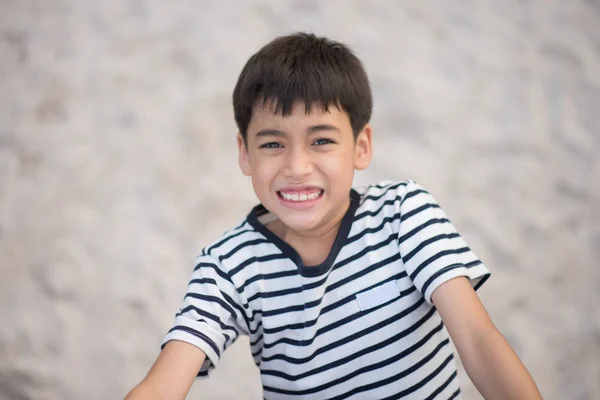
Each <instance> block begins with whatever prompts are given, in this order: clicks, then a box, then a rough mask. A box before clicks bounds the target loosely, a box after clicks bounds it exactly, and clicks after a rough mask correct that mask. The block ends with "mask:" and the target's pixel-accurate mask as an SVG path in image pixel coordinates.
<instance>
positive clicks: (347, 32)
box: [0, 0, 600, 400]
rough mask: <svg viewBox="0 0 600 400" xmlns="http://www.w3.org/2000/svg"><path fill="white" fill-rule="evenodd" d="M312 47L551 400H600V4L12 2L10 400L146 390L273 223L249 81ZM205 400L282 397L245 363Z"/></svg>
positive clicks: (1, 45) (202, 389)
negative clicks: (212, 281)
mask: <svg viewBox="0 0 600 400" xmlns="http://www.w3.org/2000/svg"><path fill="white" fill-rule="evenodd" d="M294 30H310V31H314V32H316V33H318V34H326V35H330V36H331V37H332V38H334V39H338V40H342V41H345V42H348V43H349V44H351V45H352V46H353V48H354V49H355V50H356V51H357V52H358V54H359V56H360V57H362V59H363V60H364V63H365V64H366V67H367V69H368V72H369V74H370V76H371V79H372V83H373V88H374V91H375V102H376V106H375V114H374V118H373V126H374V129H375V138H374V140H375V151H376V160H375V161H374V163H373V165H372V167H371V168H370V169H369V170H368V171H367V172H365V173H361V174H360V175H359V176H358V177H357V180H358V182H360V183H362V182H367V181H372V180H380V179H404V178H413V179H416V180H418V181H419V182H420V183H422V184H423V185H424V186H425V187H427V188H428V189H429V190H430V191H432V192H433V193H434V195H435V196H436V197H437V198H438V200H439V201H440V202H441V204H442V205H443V206H444V208H445V209H446V211H447V213H448V214H449V215H450V217H451V218H452V219H453V221H454V222H455V224H456V225H457V226H458V228H459V230H460V231H461V232H462V233H463V234H464V235H465V236H466V238H467V240H468V241H469V242H470V244H471V245H472V247H473V248H474V249H475V250H476V252H477V253H478V254H479V255H480V256H481V257H482V258H483V259H484V261H485V262H486V263H487V264H488V265H489V267H490V269H491V270H492V273H493V278H492V279H491V280H490V281H488V283H487V284H486V285H485V286H484V289H482V291H481V292H480V293H481V297H482V299H483V300H484V302H485V304H486V306H487V308H488V309H489V312H490V313H491V315H492V317H493V318H494V320H495V322H496V324H497V325H498V326H499V328H500V329H501V330H502V331H503V332H504V333H505V335H506V336H507V338H508V339H509V341H510V342H511V343H512V345H513V346H514V347H515V349H516V350H517V352H518V353H519V355H520V356H521V357H522V359H523V360H524V362H525V364H526V365H527V367H528V368H529V369H530V371H531V372H532V374H533V375H534V377H535V379H536V380H537V382H538V384H539V386H540V388H541V390H542V392H543V393H544V395H545V397H546V398H547V399H592V398H596V399H597V398H599V397H600V307H598V304H600V268H599V263H598V259H599V258H600V207H599V205H600V161H599V160H598V157H599V156H598V154H599V153H600V3H599V2H598V1H597V0H587V1H584V0H571V1H563V0H528V1H517V0H503V1H491V0H486V1H468V0H463V1H458V0H455V1H443V0H437V1H417V0H414V1H402V2H399V1H394V0H389V1H373V2H371V1H369V2H367V1H358V0H356V1H347V0H346V1H341V0H340V1H328V2H318V1H285V2H284V1H275V0H262V1H252V2H241V1H240V2H238V1H233V0H221V1H219V2H217V1H177V2H165V1H161V0H144V1H141V0H140V1H133V0H131V1H121V0H105V1H83V0H48V1H42V0H39V1H34V0H0V399H1V400H4V399H11V400H24V399H32V400H33V399H35V400H38V399H39V400H41V399H44V400H46V399H48V400H54V399H61V400H71V399H89V400H96V399H115V398H119V397H122V396H123V395H124V394H125V393H126V391H127V390H128V389H129V388H131V387H132V386H133V385H134V384H135V383H137V382H138V381H139V380H140V379H141V378H142V377H143V375H144V374H145V373H146V371H147V369H148V368H149V366H150V365H151V363H152V361H153V360H154V359H155V357H156V355H157V352H158V346H159V343H160V340H161V339H162V337H163V335H164V334H165V332H166V331H167V330H168V329H169V327H170V324H171V323H172V321H173V317H174V313H175V311H176V309H177V307H178V306H179V303H180V301H181V299H182V297H183V294H184V291H185V287H186V284H187V279H188V277H189V274H190V272H191V269H192V267H193V259H194V256H195V254H196V252H197V251H198V250H199V249H200V248H201V247H202V246H203V245H204V244H205V243H207V242H208V241H210V240H212V239H214V238H215V237H216V236H217V235H219V234H221V233H222V232H224V231H225V230H227V229H229V228H230V227H231V226H232V225H233V224H236V223H237V222H239V221H240V219H241V218H243V217H244V216H245V215H246V213H247V211H248V209H249V207H250V206H251V205H253V204H254V203H255V201H256V199H255V197H254V193H253V191H252V188H251V186H250V183H249V182H248V181H247V180H246V179H245V178H244V177H243V176H242V175H241V173H240V172H239V171H238V168H237V164H236V154H235V146H234V143H235V142H234V138H235V136H234V134H235V125H234V122H233V116H232V109H231V105H230V94H231V91H232V88H233V85H234V83H235V79H236V77H237V74H238V73H239V71H240V69H241V67H242V65H243V63H244V62H245V60H246V59H247V57H248V56H250V55H251V54H252V53H253V52H254V51H256V50H257V49H258V48H259V47H260V46H261V45H262V44H264V43H265V42H266V41H268V40H270V39H271V38H272V37H273V36H274V35H277V34H281V33H287V32H290V31H294ZM462 376H463V380H464V385H465V390H464V392H465V397H466V398H467V399H476V398H478V395H477V394H476V392H475V391H474V389H473V387H472V386H471V385H470V383H469V382H468V380H467V379H466V377H465V376H464V375H462ZM190 398H199V399H200V398H203V399H258V398H260V384H259V376H258V373H257V370H256V368H255V367H254V366H253V364H252V363H251V360H250V355H249V350H248V348H247V341H246V340H243V339H241V340H240V341H239V342H238V343H236V345H234V346H233V347H232V348H231V349H230V350H229V351H228V352H227V353H226V356H225V359H224V361H223V363H222V364H221V365H220V367H219V369H218V370H217V372H216V374H215V375H214V377H213V378H212V379H210V380H209V381H202V382H197V383H196V384H195V385H194V388H193V395H190Z"/></svg>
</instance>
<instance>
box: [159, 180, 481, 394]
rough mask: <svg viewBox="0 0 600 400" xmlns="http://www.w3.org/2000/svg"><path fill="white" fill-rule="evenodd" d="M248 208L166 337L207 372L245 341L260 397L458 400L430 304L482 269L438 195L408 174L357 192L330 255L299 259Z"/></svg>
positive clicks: (207, 261) (208, 258)
mask: <svg viewBox="0 0 600 400" xmlns="http://www.w3.org/2000/svg"><path fill="white" fill-rule="evenodd" d="M267 214H268V212H267V211H266V210H265V209H264V208H263V207H262V206H260V205H259V206H257V207H255V208H254V209H253V210H252V212H251V213H250V214H249V216H248V218H247V219H246V220H245V221H244V222H243V223H242V224H240V225H239V226H238V227H237V228H235V229H234V230H232V231H230V232H228V233H226V234H224V235H223V237H221V238H219V240H217V241H215V243H213V244H212V245H210V246H207V247H206V248H205V249H204V251H203V252H202V254H201V255H200V256H199V257H198V260H197V265H196V268H195V269H194V272H193V274H192V277H191V279H190V283H189V286H188V292H187V294H186V296H185V298H184V301H183V305H182V307H181V309H180V310H179V312H178V313H177V315H176V318H175V324H174V326H173V328H172V329H171V330H170V331H169V333H168V334H167V336H166V337H165V339H164V341H163V346H164V344H165V343H167V342H168V341H169V340H173V339H177V340H183V341H186V342H189V343H191V344H193V345H195V346H197V347H199V348H200V349H202V350H203V351H204V352H205V353H206V355H207V360H206V362H205V363H204V365H203V366H202V368H201V370H200V371H199V373H198V376H199V377H206V376H208V375H209V373H210V371H211V370H212V369H213V368H214V367H215V366H216V365H217V364H218V362H219V359H220V356H221V354H222V353H223V351H225V349H226V348H227V347H228V346H229V345H231V344H232V343H233V342H234V341H235V339H236V338H237V337H238V336H239V335H241V334H245V335H248V336H249V337H250V343H251V351H252V355H253V357H254V361H255V362H256V364H257V366H258V367H259V368H260V371H261V377H262V382H263V389H264V396H265V398H266V399H296V398H310V399H346V398H373V399H388V398H389V399H395V398H400V397H406V398H415V399H434V398H435V399H438V398H439V399H457V398H459V397H460V389H459V385H458V381H457V377H456V375H457V373H456V364H455V361H454V359H453V353H452V346H451V345H450V341H449V337H448V333H447V331H446V329H445V328H444V325H443V323H442V321H441V319H440V317H439V315H438V314H437V312H436V311H435V308H434V307H433V305H432V303H431V293H432V292H433V291H434V290H435V289H436V288H437V287H438V286H439V285H441V284H442V283H443V282H446V281H447V280H449V279H451V278H454V277H457V276H466V277H468V278H469V279H470V281H471V283H472V284H473V286H474V287H475V288H477V287H479V286H480V285H481V284H482V283H483V282H484V281H485V279H487V277H488V276H489V272H488V270H487V268H486V267H485V265H484V264H483V263H482V262H481V261H480V260H479V259H478V258H477V257H476V256H475V254H473V252H472V251H471V250H470V249H469V247H468V246H467V244H466V243H465V241H464V240H463V238H462V237H461V236H460V234H459V233H458V232H457V231H456V229H455V227H454V226H453V225H452V223H451V222H450V221H449V220H448V218H447V216H446V215H445V213H444V211H443V210H442V209H441V208H440V206H439V204H438V203H437V202H436V200H435V199H434V198H433V196H431V194H429V193H428V192H427V191H426V190H425V189H424V188H423V187H421V186H420V185H418V184H417V183H415V182H414V181H404V182H384V183H381V184H379V185H372V186H368V187H365V188H362V189H359V190H352V192H351V205H350V208H349V210H348V212H347V213H346V216H345V217H344V220H343V222H342V225H341V227H340V230H339V232H338V236H337V238H336V240H335V242H334V245H333V248H332V249H331V253H330V255H329V257H328V258H327V260H326V261H325V262H324V263H323V264H320V265H316V266H305V265H303V264H302V260H301V258H300V256H299V255H298V254H297V253H296V251H295V250H294V249H293V248H291V247H290V246H289V245H288V244H287V243H285V242H283V241H282V240H281V239H279V238H278V237H277V236H275V235H274V234H273V233H272V232H270V231H269V230H268V229H267V228H266V227H265V226H264V225H263V224H262V223H261V220H262V218H263V217H266V216H267Z"/></svg>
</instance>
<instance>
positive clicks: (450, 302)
mask: <svg viewBox="0 0 600 400" xmlns="http://www.w3.org/2000/svg"><path fill="white" fill-rule="evenodd" d="M431 299H432V302H433V303H434V305H435V307H436V308H437V310H438V312H439V314H440V316H441V317H442V321H443V322H444V324H445V325H446V328H447V329H448V333H449V334H450V337H451V338H452V341H453V342H454V345H455V346H456V349H457V351H458V353H459V356H460V358H461V360H462V362H463V365H464V367H465V370H466V371H467V374H468V375H469V377H470V378H471V380H472V381H473V383H474V384H475V386H476V387H477V389H478V390H479V392H480V393H481V394H482V395H483V396H484V397H485V398H486V399H505V400H506V399H511V400H512V399H524V400H525V399H526V400H534V399H541V398H542V397H541V394H540V392H539V391H538V388H537V386H536V384H535V382H534V381H533V378H532V377H531V375H530V374H529V372H528V371H527V369H526V368H525V366H524V365H523V364H522V363H521V360H520V359H519V357H518V356H517V354H516V353H515V352H514V351H513V349H512V348H511V347H510V345H509V344H508V342H507V341H506V339H505V338H504V337H503V336H502V334H501V333H500V332H499V331H498V330H497V329H496V327H495V326H494V324H493V322H492V320H491V319H490V317H489V315H488V313H487V311H486V310H485V308H484V307H483V305H482V304H481V301H480V300H479V297H478V296H477V294H476V293H475V291H474V290H473V288H472V286H471V284H470V283H469V281H467V279H466V278H465V277H459V278H454V279H451V280H449V281H448V282H445V283H443V284H441V285H440V286H439V287H438V288H437V289H435V291H434V292H433V294H432V296H431Z"/></svg>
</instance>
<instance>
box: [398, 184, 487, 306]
mask: <svg viewBox="0 0 600 400" xmlns="http://www.w3.org/2000/svg"><path fill="white" fill-rule="evenodd" d="M403 191H405V192H404V194H403V195H402V198H401V200H400V201H401V203H400V225H399V232H398V244H399V247H400V254H401V256H402V262H403V263H404V268H405V269H406V272H407V274H408V275H409V276H410V278H411V279H412V281H413V283H414V285H415V287H416V288H417V290H419V291H420V292H421V293H422V295H423V296H424V298H425V300H426V301H427V302H428V303H430V304H432V301H431V294H432V293H433V291H434V290H435V289H436V288H438V287H439V286H440V285H441V284H442V283H444V282H446V281H448V280H450V279H452V278H455V277H458V276H465V277H467V278H468V279H469V281H470V282H471V284H472V285H473V287H474V288H475V289H478V288H479V287H480V286H481V285H482V284H483V283H484V282H485V281H486V280H487V278H488V277H489V276H490V272H489V271H488V269H487V267H486V266H485V265H484V264H483V262H482V261H481V260H480V259H479V258H478V257H477V256H476V255H475V254H474V253H473V251H471V249H470V248H469V246H468V245H467V243H466V242H465V240H464V239H463V237H462V236H461V235H460V234H459V233H458V232H457V230H456V228H455V227H454V225H453V224H452V223H451V222H450V221H449V220H448V217H447V216H446V214H445V212H444V211H443V210H442V208H441V207H440V205H439V204H438V203H437V201H436V200H435V198H434V197H433V196H432V195H431V194H430V193H429V192H427V190H425V189H424V188H423V187H422V186H420V185H419V184H418V183H416V182H414V181H409V183H408V184H407V185H406V186H405V187H404V189H403Z"/></svg>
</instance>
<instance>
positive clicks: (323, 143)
mask: <svg viewBox="0 0 600 400" xmlns="http://www.w3.org/2000/svg"><path fill="white" fill-rule="evenodd" d="M330 143H333V141H331V140H329V139H317V140H315V143H314V144H316V145H317V146H323V145H325V144H330Z"/></svg>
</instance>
